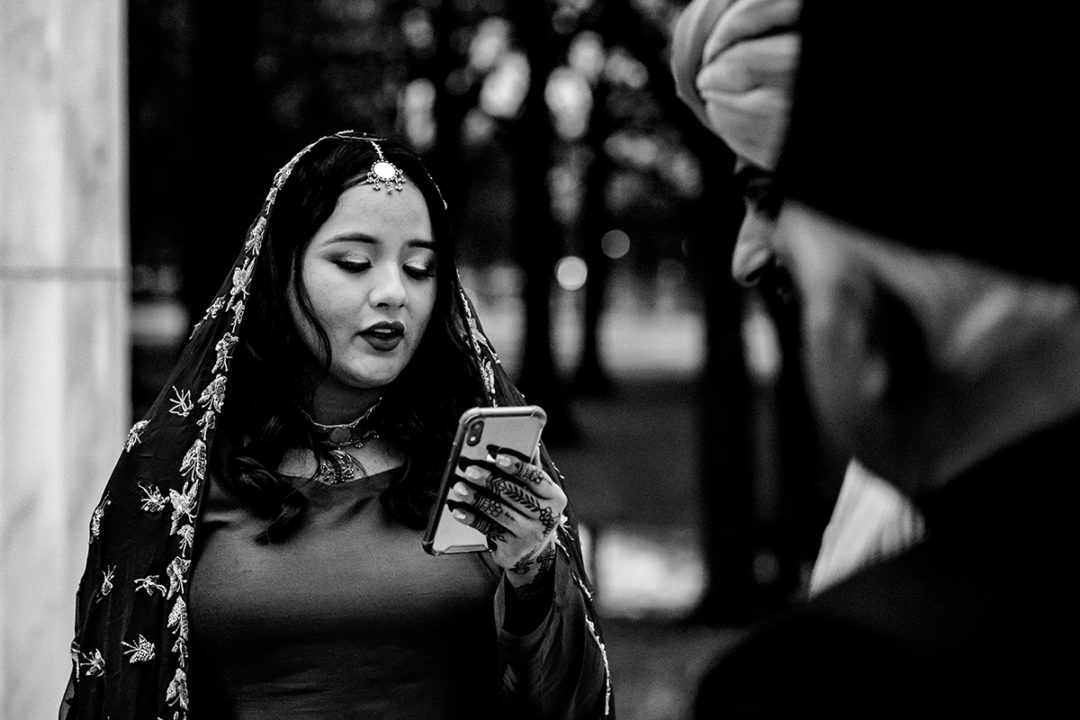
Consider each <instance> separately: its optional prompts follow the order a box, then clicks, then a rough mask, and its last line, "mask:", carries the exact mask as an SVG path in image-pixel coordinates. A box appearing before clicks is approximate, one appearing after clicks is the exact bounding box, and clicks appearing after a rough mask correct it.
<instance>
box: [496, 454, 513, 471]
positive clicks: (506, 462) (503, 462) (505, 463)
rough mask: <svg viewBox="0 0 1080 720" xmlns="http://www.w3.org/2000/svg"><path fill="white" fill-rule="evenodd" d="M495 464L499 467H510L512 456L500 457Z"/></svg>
mask: <svg viewBox="0 0 1080 720" xmlns="http://www.w3.org/2000/svg"><path fill="white" fill-rule="evenodd" d="M495 464H496V465H498V466H499V467H504V468H506V467H510V456H509V455H500V456H498V457H497V458H495Z"/></svg>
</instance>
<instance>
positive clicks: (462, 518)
mask: <svg viewBox="0 0 1080 720" xmlns="http://www.w3.org/2000/svg"><path fill="white" fill-rule="evenodd" d="M450 514H451V515H453V516H454V518H455V519H456V520H460V521H461V522H465V513H464V512H462V511H461V510H451V511H450Z"/></svg>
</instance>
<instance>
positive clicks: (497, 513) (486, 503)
mask: <svg viewBox="0 0 1080 720" xmlns="http://www.w3.org/2000/svg"><path fill="white" fill-rule="evenodd" d="M476 509H477V510H479V511H480V512H482V513H484V514H485V515H487V516H488V517H489V518H491V519H492V520H497V519H499V518H500V517H502V516H503V515H505V514H506V511H505V510H503V507H502V503H501V502H499V501H498V500H496V499H495V498H493V497H488V496H487V495H481V496H480V498H479V499H478V500H477V501H476Z"/></svg>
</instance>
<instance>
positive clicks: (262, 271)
mask: <svg viewBox="0 0 1080 720" xmlns="http://www.w3.org/2000/svg"><path fill="white" fill-rule="evenodd" d="M226 391H227V396H228V403H226ZM520 404H524V403H523V398H522V396H521V394H520V393H519V392H518V391H517V389H516V388H515V387H514V385H513V383H512V382H510V380H509V379H508V377H507V375H506V373H505V372H504V371H503V369H502V367H501V366H500V365H499V362H498V359H497V357H496V356H495V354H494V351H493V350H492V348H491V346H490V344H489V343H488V340H487V338H486V336H485V335H484V334H483V330H482V329H481V327H480V325H479V322H478V320H477V318H476V316H475V310H474V308H473V306H472V303H471V301H470V300H469V298H468V297H467V296H466V295H465V293H464V291H463V290H462V288H461V286H460V284H459V281H458V277H457V271H456V265H455V258H454V242H453V236H452V234H451V232H450V222H449V215H448V212H447V208H446V205H445V203H444V202H443V198H442V195H441V193H440V191H439V188H438V187H437V186H436V184H435V182H434V180H432V178H431V177H430V175H429V174H428V172H427V170H426V169H425V167H424V165H423V163H422V162H421V160H420V157H419V156H418V155H417V154H416V153H414V152H413V151H411V150H410V149H408V148H406V147H405V146H404V145H402V144H400V143H397V142H393V141H391V140H384V139H380V138H372V137H368V136H365V135H360V134H356V133H337V134H335V135H331V136H327V137H323V138H321V139H319V140H317V141H316V142H314V143H312V144H311V145H309V146H308V147H307V148H305V149H303V150H301V151H300V152H299V153H298V154H297V155H296V156H295V157H294V158H293V159H292V160H291V161H290V162H289V163H287V164H286V165H285V166H284V167H283V168H282V169H281V170H280V171H279V172H278V173H277V175H276V177H275V179H274V183H273V186H272V187H271V188H270V191H269V193H268V195H267V197H266V200H265V201H264V203H263V206H262V209H261V211H260V213H259V215H258V216H257V218H256V219H255V222H253V223H252V225H251V227H250V229H249V232H248V236H247V242H246V243H245V244H244V246H243V249H242V251H241V253H240V256H239V257H238V258H237V260H236V262H235V264H234V266H233V270H232V272H231V273H229V275H228V276H227V279H226V281H225V283H224V285H223V286H222V288H221V291H220V294H219V295H218V296H217V297H216V299H215V300H214V301H213V303H212V304H211V306H210V307H209V308H208V310H207V311H206V314H205V315H204V316H203V318H202V320H201V321H200V322H199V323H198V324H197V325H196V327H195V329H194V330H193V331H192V335H191V339H190V340H189V342H188V344H187V346H186V347H185V349H184V351H183V353H182V355H181V357H180V359H179V361H178V363H177V365H176V367H175V369H174V370H173V372H172V373H171V375H170V378H169V380H168V381H167V382H166V385H165V388H164V389H163V390H162V392H161V394H160V395H159V396H158V399H157V400H156V401H155V403H154V404H153V406H152V407H151V409H150V411H149V414H148V415H147V416H146V418H145V419H143V420H140V421H139V422H138V423H136V424H135V426H134V427H133V428H132V429H131V432H130V434H129V437H128V441H127V444H126V447H125V448H124V452H123V453H122V454H121V457H120V460H119V462H118V463H117V465H116V468H115V470H114V471H113V474H112V476H111V477H110V479H109V482H108V484H107V486H106V488H105V491H104V494H103V496H102V499H101V502H100V504H99V505H98V507H97V509H96V511H95V512H94V514H93V517H92V520H91V524H90V537H89V539H90V548H89V554H88V560H87V565H86V570H85V573H84V575H83V578H82V582H81V583H80V587H79V593H78V599H77V614H76V636H75V640H74V643H73V645H72V661H73V664H74V667H73V671H72V675H71V682H70V684H69V686H68V690H67V693H66V697H65V699H64V702H63V705H62V707H61V713H60V715H61V718H65V717H66V718H69V719H72V720H73V719H74V718H79V719H80V720H82V719H84V718H109V717H111V718H112V719H113V720H119V719H120V718H140V719H142V718H152V717H169V718H173V719H174V720H182V719H183V718H186V717H188V713H189V712H190V715H191V717H193V718H236V717H242V718H277V717H320V718H331V717H333V718H345V717H382V718H391V717H402V718H405V717H425V718H447V719H448V720H450V719H455V720H456V719H457V718H462V717H475V718H496V717H500V718H501V717H521V718H566V719H567V720H570V719H571V718H574V719H577V718H597V719H598V718H606V717H613V706H612V698H611V684H610V677H609V674H608V671H607V658H606V655H605V652H604V646H603V643H602V642H601V639H600V635H599V630H598V627H597V620H596V614H595V611H594V609H593V605H592V592H591V589H590V586H589V579H588V577H587V575H586V574H585V570H584V565H583V561H582V557H581V552H580V545H579V542H578V536H577V529H576V524H575V523H574V520H573V519H572V518H570V517H567V516H566V515H564V514H563V512H564V510H565V509H566V502H567V498H566V494H565V493H564V492H563V490H562V487H561V484H562V476H561V475H560V474H559V473H558V471H557V470H556V469H555V467H554V465H553V464H552V463H551V460H550V458H549V457H548V455H547V452H546V450H545V449H544V448H543V447H542V446H541V447H540V448H539V449H538V453H537V456H536V458H535V459H534V460H532V461H525V460H523V459H521V458H517V457H511V456H509V455H506V454H504V453H500V452H499V451H498V449H492V448H489V452H490V457H488V459H487V462H485V463H484V464H482V465H480V466H471V467H469V468H468V470H466V471H465V479H467V480H468V482H459V483H458V484H457V485H455V486H454V488H453V489H452V490H451V493H452V494H453V495H452V497H453V498H454V499H455V500H457V501H458V503H459V506H458V509H456V510H455V512H454V515H455V517H456V518H457V520H458V521H459V522H462V523H465V524H467V525H469V526H471V527H474V528H476V529H479V530H481V531H482V532H483V533H484V535H487V539H488V546H489V548H490V552H480V553H468V554H456V555H446V556H442V557H432V556H431V555H428V554H426V553H425V552H424V550H423V549H422V544H421V538H422V535H423V531H424V527H425V525H426V524H427V518H428V516H429V513H430V512H431V508H432V505H433V503H434V499H435V495H436V492H437V488H438V485H439V482H440V480H441V478H442V474H443V468H444V464H445V463H446V461H447V458H448V454H449V450H450V445H451V441H452V439H453V437H454V432H455V429H456V425H457V419H458V417H459V416H460V414H461V413H462V412H463V411H464V410H466V409H468V408H469V407H471V406H474V405H520ZM567 512H568V511H567ZM481 537H482V536H481Z"/></svg>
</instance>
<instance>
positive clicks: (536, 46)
mask: <svg viewBox="0 0 1080 720" xmlns="http://www.w3.org/2000/svg"><path fill="white" fill-rule="evenodd" d="M510 19H511V21H512V22H513V23H514V27H515V29H516V31H517V35H518V38H519V40H520V42H521V45H522V48H523V49H524V51H525V55H526V57H527V59H528V61H529V75H530V81H529V90H528V94H527V95H526V97H525V102H524V107H523V109H522V113H521V117H520V118H519V119H518V120H517V121H516V122H515V123H514V126H513V129H512V130H511V132H510V133H509V144H510V154H511V157H513V164H514V169H513V195H514V218H513V221H512V225H511V226H512V227H513V229H514V230H513V232H514V237H513V243H514V247H515V248H516V251H517V255H518V261H519V263H520V265H521V267H522V269H523V270H524V274H525V287H524V290H523V293H522V295H523V300H524V304H525V332H524V347H523V349H522V361H521V378H520V382H519V384H520V386H521V390H522V392H524V393H525V397H526V398H527V399H528V401H529V402H531V403H535V404H538V405H541V406H543V407H544V409H545V410H547V413H548V426H547V429H546V430H545V431H544V437H545V438H546V439H547V441H548V442H549V443H550V444H552V445H556V444H567V443H571V442H574V441H576V440H577V438H578V428H577V426H576V423H575V422H574V420H573V417H572V416H571V414H570V407H569V403H568V400H567V397H566V392H565V389H564V388H563V386H562V384H561V382H560V379H559V377H558V372H557V369H556V366H555V357H554V353H553V351H552V343H551V279H552V275H553V270H554V265H555V260H556V259H557V256H558V251H559V247H560V245H561V243H560V241H559V240H560V238H559V229H558V226H557V224H556V222H555V218H554V217H553V215H552V211H551V196H550V191H549V189H548V173H549V172H550V171H551V166H552V145H553V144H554V142H555V131H554V128H553V127H552V124H551V119H550V116H549V113H548V109H547V103H546V102H545V100H544V88H545V85H546V83H547V79H548V76H550V74H551V71H552V69H554V67H555V62H556V38H555V34H554V32H553V30H552V27H551V10H550V7H549V4H548V3H547V2H514V3H510Z"/></svg>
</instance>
